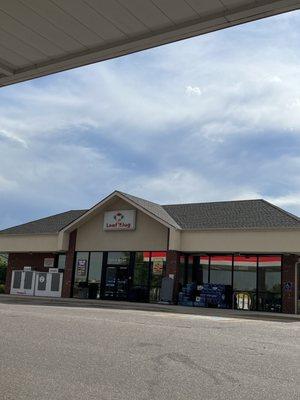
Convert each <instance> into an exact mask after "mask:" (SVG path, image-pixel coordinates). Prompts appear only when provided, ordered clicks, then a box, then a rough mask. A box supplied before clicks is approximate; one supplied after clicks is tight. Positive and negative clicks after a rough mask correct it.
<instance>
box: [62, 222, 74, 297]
mask: <svg viewBox="0 0 300 400" xmlns="http://www.w3.org/2000/svg"><path fill="white" fill-rule="evenodd" d="M76 237H77V230H75V231H72V232H71V233H70V238H69V248H68V251H67V253H66V256H67V257H66V266H65V272H64V280H63V287H62V293H61V297H71V295H72V280H73V267H74V263H75V251H76Z"/></svg>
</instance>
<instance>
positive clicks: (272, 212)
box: [163, 199, 300, 230]
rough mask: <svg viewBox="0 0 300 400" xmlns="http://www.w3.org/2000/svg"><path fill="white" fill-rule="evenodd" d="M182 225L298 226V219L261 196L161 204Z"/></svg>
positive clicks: (227, 226)
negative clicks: (258, 197) (244, 198)
mask: <svg viewBox="0 0 300 400" xmlns="http://www.w3.org/2000/svg"><path fill="white" fill-rule="evenodd" d="M163 208H164V209H165V210H166V211H167V212H168V213H169V214H170V215H171V216H172V217H173V218H174V220H175V221H176V222H177V223H178V225H180V226H181V228H182V229H194V230H197V229H253V228H258V229H261V228H267V229H269V228H300V220H299V218H298V217H296V216H295V215H293V214H290V213H288V212H286V211H284V210H282V209H281V208H279V207H277V206H275V205H273V204H271V203H269V202H267V201H265V200H262V199H258V200H240V201H221V202H214V203H192V204H172V205H164V206H163Z"/></svg>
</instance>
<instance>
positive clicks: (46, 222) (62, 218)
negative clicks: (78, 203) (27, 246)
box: [0, 210, 87, 235]
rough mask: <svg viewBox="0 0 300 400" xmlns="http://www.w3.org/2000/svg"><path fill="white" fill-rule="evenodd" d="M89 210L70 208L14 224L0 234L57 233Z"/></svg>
mask: <svg viewBox="0 0 300 400" xmlns="http://www.w3.org/2000/svg"><path fill="white" fill-rule="evenodd" d="M86 211H87V210H70V211H66V212H63V213H60V214H56V215H51V216H50V217H46V218H41V219H37V220H35V221H31V222H27V223H26V224H22V225H17V226H13V227H12V228H8V229H4V230H2V231H0V234H11V235H18V234H20V235H21V234H46V233H57V232H59V231H60V230H61V229H62V228H64V227H65V226H66V225H69V224H70V223H71V222H73V221H74V220H75V219H77V218H79V217H80V216H81V215H82V214H84V213H85V212H86Z"/></svg>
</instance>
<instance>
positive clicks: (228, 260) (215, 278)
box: [210, 256, 232, 285]
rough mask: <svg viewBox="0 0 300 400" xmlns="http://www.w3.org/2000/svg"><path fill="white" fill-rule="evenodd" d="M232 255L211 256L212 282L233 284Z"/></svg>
mask: <svg viewBox="0 0 300 400" xmlns="http://www.w3.org/2000/svg"><path fill="white" fill-rule="evenodd" d="M231 276H232V256H211V257H210V283H213V284H220V285H231Z"/></svg>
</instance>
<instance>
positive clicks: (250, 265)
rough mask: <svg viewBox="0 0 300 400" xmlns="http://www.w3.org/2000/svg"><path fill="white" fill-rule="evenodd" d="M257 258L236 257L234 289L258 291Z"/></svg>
mask: <svg viewBox="0 0 300 400" xmlns="http://www.w3.org/2000/svg"><path fill="white" fill-rule="evenodd" d="M256 267H257V257H256V256H254V257H253V256H234V268H233V289H234V290H241V291H250V292H255V291H256Z"/></svg>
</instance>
